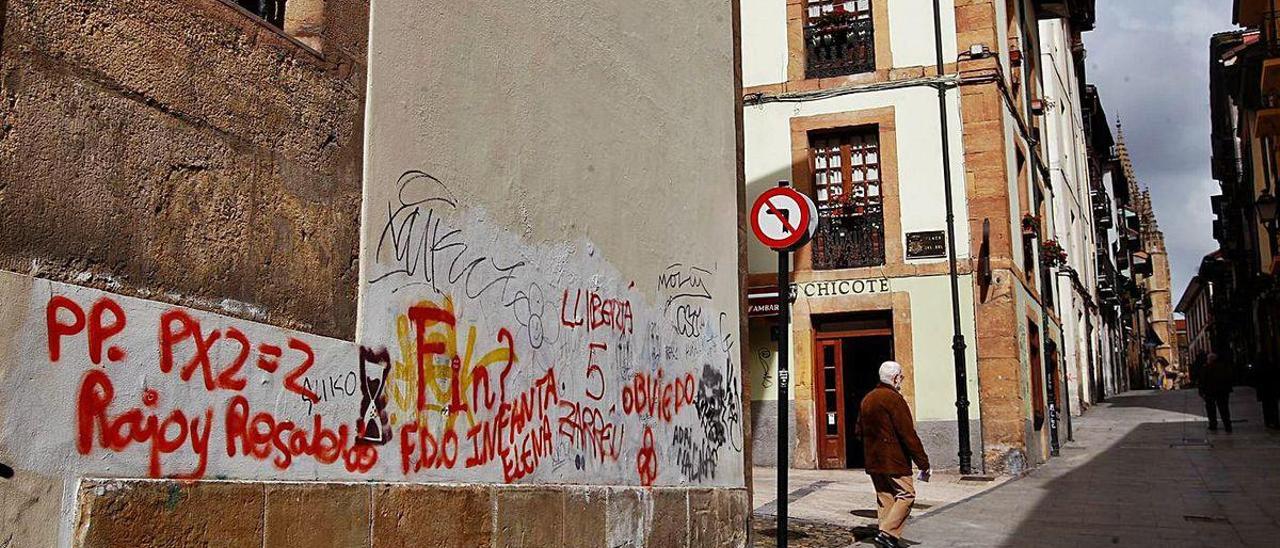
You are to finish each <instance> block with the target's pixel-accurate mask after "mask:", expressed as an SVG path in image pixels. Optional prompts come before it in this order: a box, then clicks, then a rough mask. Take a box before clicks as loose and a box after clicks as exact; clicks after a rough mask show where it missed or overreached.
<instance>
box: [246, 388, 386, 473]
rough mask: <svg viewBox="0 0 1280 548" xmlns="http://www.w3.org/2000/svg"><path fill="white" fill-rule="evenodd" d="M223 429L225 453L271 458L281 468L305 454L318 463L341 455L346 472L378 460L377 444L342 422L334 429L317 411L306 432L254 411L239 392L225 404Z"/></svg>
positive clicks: (368, 466)
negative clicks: (362, 440) (363, 440)
mask: <svg viewBox="0 0 1280 548" xmlns="http://www.w3.org/2000/svg"><path fill="white" fill-rule="evenodd" d="M226 429H227V430H226V433H227V456H228V457H234V456H236V455H237V454H240V455H244V456H248V457H251V458H254V459H257V460H267V459H271V463H272V464H273V465H275V467H276V468H279V469H281V470H285V469H288V468H289V467H290V466H291V465H292V464H293V462H294V460H295V459H297V458H299V457H302V456H304V455H305V456H309V457H311V458H312V459H315V461H316V462H318V463H320V464H332V463H334V462H337V461H338V460H339V459H341V460H342V462H343V464H344V465H345V466H346V469H347V471H348V472H356V473H364V472H368V471H369V470H370V469H372V468H373V466H374V465H375V464H377V462H378V450H377V448H376V447H374V446H372V445H368V444H365V443H360V442H359V441H358V440H355V439H354V437H353V436H352V435H351V431H350V428H349V427H348V426H347V425H345V424H342V425H339V426H338V429H337V431H334V430H333V429H332V428H330V427H328V426H326V425H325V424H324V423H323V420H322V419H321V418H320V415H314V416H313V417H312V425H311V431H310V432H308V431H307V430H305V429H303V428H302V427H300V426H299V425H296V424H294V422H293V421H289V420H285V421H281V420H277V419H276V418H275V417H274V416H272V415H271V413H267V412H265V411H260V412H257V413H253V412H252V410H251V409H250V408H249V400H247V399H245V397H244V396H241V395H239V394H237V395H235V396H232V397H231V402H230V403H229V404H228V406H227V415H226ZM273 456H274V458H272V457H273Z"/></svg>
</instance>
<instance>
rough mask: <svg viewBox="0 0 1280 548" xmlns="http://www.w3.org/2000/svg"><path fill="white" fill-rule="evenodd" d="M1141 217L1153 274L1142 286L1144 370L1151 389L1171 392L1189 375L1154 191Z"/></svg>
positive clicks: (1148, 194)
mask: <svg viewBox="0 0 1280 548" xmlns="http://www.w3.org/2000/svg"><path fill="white" fill-rule="evenodd" d="M1139 203H1140V207H1141V210H1140V211H1139V214H1138V217H1139V219H1140V222H1141V223H1142V242H1143V246H1144V253H1145V255H1146V259H1147V260H1148V261H1150V264H1151V274H1150V275H1149V276H1146V277H1145V278H1143V280H1142V283H1141V287H1142V289H1143V293H1144V300H1143V305H1144V306H1145V307H1146V320H1147V329H1149V330H1150V332H1149V334H1148V339H1147V340H1148V341H1149V342H1146V343H1144V346H1145V348H1144V350H1145V352H1144V357H1143V365H1144V371H1145V373H1146V374H1147V375H1149V376H1150V384H1149V386H1151V387H1152V388H1160V389H1163V390H1172V389H1175V388H1181V387H1182V386H1184V385H1185V384H1186V382H1187V372H1186V370H1185V366H1184V364H1183V363H1182V359H1181V357H1180V356H1179V353H1178V331H1177V328H1176V326H1175V325H1174V318H1173V305H1174V303H1173V297H1172V295H1173V292H1172V290H1171V287H1172V285H1173V282H1172V281H1171V280H1170V276H1169V253H1168V252H1167V251H1166V250H1165V246H1164V232H1162V231H1161V230H1160V223H1159V221H1157V220H1156V214H1155V210H1154V209H1152V207H1151V192H1150V190H1148V189H1145V188H1144V189H1143V190H1142V198H1141V199H1140V202H1139Z"/></svg>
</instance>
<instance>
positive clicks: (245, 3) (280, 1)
mask: <svg viewBox="0 0 1280 548" xmlns="http://www.w3.org/2000/svg"><path fill="white" fill-rule="evenodd" d="M286 1H287V0H236V3H237V4H239V5H240V7H242V8H244V9H246V10H249V12H251V13H253V14H254V15H257V16H258V17H261V18H262V19H263V20H265V21H266V22H268V23H271V24H272V25H274V26H276V27H278V28H284V4H285V2H286Z"/></svg>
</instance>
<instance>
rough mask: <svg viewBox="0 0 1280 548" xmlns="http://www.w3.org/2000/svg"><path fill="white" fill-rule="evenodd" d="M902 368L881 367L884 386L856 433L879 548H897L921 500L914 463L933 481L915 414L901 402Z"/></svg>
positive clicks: (865, 407)
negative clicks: (873, 506)
mask: <svg viewBox="0 0 1280 548" xmlns="http://www.w3.org/2000/svg"><path fill="white" fill-rule="evenodd" d="M902 380H903V374H902V366H901V365H899V364H898V362H892V361H889V362H884V363H883V364H881V365H880V385H879V386H876V388H875V389H874V390H872V391H871V392H870V393H869V394H867V396H866V397H865V398H863V399H862V406H861V408H860V411H859V413H858V425H857V433H858V434H859V435H860V436H862V443H863V447H864V451H865V456H866V465H867V474H869V475H870V476H871V483H872V484H873V485H874V486H875V489H876V503H877V509H876V514H877V516H878V517H879V518H880V532H879V533H878V534H877V535H876V536H875V537H874V538H873V539H872V542H875V544H876V546H881V547H886V548H888V547H897V546H898V539H901V538H902V529H903V526H905V525H906V522H907V516H909V515H910V514H911V505H912V504H913V503H915V500H916V489H915V485H914V484H913V483H912V481H911V462H912V461H914V462H915V463H916V466H918V467H920V470H921V472H920V475H921V478H922V479H924V480H925V481H928V478H929V456H928V455H925V453H924V446H923V445H922V444H921V443H920V436H918V435H917V434H916V428H915V424H914V422H913V421H912V420H911V409H910V408H909V407H907V400H905V399H903V398H902V394H900V393H899V390H902Z"/></svg>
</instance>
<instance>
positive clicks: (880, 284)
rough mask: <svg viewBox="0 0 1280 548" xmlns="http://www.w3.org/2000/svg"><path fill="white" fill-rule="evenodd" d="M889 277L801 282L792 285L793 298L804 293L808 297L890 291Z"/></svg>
mask: <svg viewBox="0 0 1280 548" xmlns="http://www.w3.org/2000/svg"><path fill="white" fill-rule="evenodd" d="M888 292H889V278H871V279H868V280H821V281H813V282H801V283H798V284H793V285H792V286H791V298H792V299H795V298H796V297H798V296H800V295H803V296H805V297H806V298H808V297H840V296H844V295H864V294H871V293H888Z"/></svg>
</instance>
